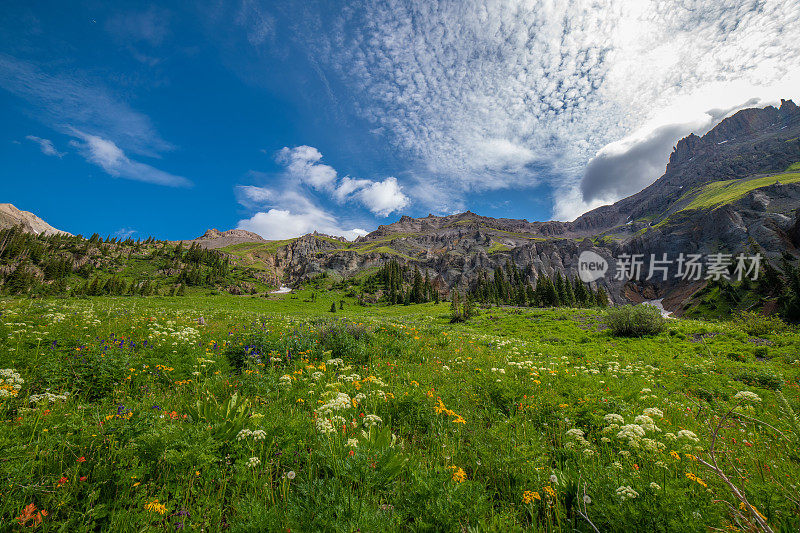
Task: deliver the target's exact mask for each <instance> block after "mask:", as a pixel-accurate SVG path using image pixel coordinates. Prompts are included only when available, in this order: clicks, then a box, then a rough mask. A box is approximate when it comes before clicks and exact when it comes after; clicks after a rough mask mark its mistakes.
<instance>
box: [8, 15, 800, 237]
mask: <svg viewBox="0 0 800 533" xmlns="http://www.w3.org/2000/svg"><path fill="white" fill-rule="evenodd" d="M799 21H800V6H798V3H797V2H795V1H781V0H774V1H770V0H764V1H760V2H751V1H747V2H745V1H740V2H737V1H734V0H728V1H725V2H718V3H714V4H713V5H712V4H711V3H709V2H674V3H673V2H660V3H658V4H653V5H648V3H647V2H644V1H640V0H636V1H610V0H609V1H601V2H590V1H588V0H587V1H583V0H575V1H573V2H560V3H554V2H539V3H537V2H533V3H531V2H523V1H519V2H517V1H511V2H502V3H501V2H477V1H475V2H470V1H466V0H453V1H425V2H423V1H418V2H416V1H410V0H409V1H400V0H382V1H377V0H375V1H371V0H370V1H367V0H365V1H362V0H356V1H352V2H347V3H338V2H315V1H303V2H299V1H298V2H290V1H270V2H258V1H255V0H237V1H232V2H175V3H169V2H165V3H159V4H147V3H125V4H121V3H111V2H100V1H95V2H70V3H69V5H67V4H66V3H63V2H37V3H35V4H33V3H31V2H14V1H7V2H4V9H3V12H2V13H0V162H2V165H0V193H1V194H0V202H10V203H13V204H15V205H16V206H17V207H19V208H20V209H24V210H30V211H33V212H35V213H36V214H38V215H40V216H41V217H42V218H44V219H45V220H46V221H48V222H49V223H51V224H52V225H54V226H55V227H57V228H59V229H64V230H66V231H69V232H71V233H82V234H85V235H88V234H91V233H93V232H98V233H101V234H103V235H106V234H111V235H115V234H116V235H120V236H124V235H127V234H132V235H133V236H134V237H146V236H147V235H155V236H158V237H160V238H169V239H178V238H191V237H195V236H198V235H200V234H202V233H203V232H204V231H205V229H207V228H210V227H216V228H218V229H222V230H224V229H230V228H235V227H240V228H245V229H250V230H253V231H256V232H258V233H260V234H262V235H263V236H265V237H267V238H285V237H287V236H293V235H299V234H302V233H306V232H309V231H313V230H315V229H316V230H319V231H322V232H325V233H333V234H339V235H345V236H347V237H348V238H353V237H355V236H357V235H359V234H363V233H365V232H367V231H370V230H372V229H375V227H376V226H377V225H378V224H386V223H390V222H393V221H395V220H397V219H398V218H399V217H400V216H401V215H402V214H409V215H412V216H425V215H427V214H428V213H434V214H449V213H453V212H459V211H463V210H466V209H470V210H472V211H474V212H477V213H480V214H484V215H488V216H497V217H512V218H527V219H529V220H547V219H550V218H558V219H562V220H567V219H572V218H575V217H576V216H577V215H579V214H580V213H582V212H584V211H586V210H587V209H590V208H592V207H596V206H597V205H602V204H603V203H608V202H612V201H615V200H617V199H619V198H621V197H624V196H627V195H629V194H632V193H634V192H636V191H638V190H639V189H641V188H642V187H644V186H646V185H648V184H649V183H651V182H652V181H654V180H655V179H657V178H658V177H659V175H660V174H661V173H662V172H663V167H664V165H665V162H666V158H667V157H668V154H669V152H670V150H671V148H672V146H673V145H674V143H675V141H677V139H679V138H680V137H682V136H684V135H686V134H688V133H690V132H692V131H694V132H697V133H700V134H702V133H704V132H705V131H707V130H708V129H710V128H711V127H713V125H714V124H716V123H717V122H718V121H719V120H721V119H722V118H724V117H725V116H727V115H729V114H731V113H733V112H735V111H736V110H738V109H741V108H742V107H745V106H752V105H761V106H763V105H768V104H770V103H773V102H776V101H778V99H779V98H795V99H796V100H797V98H798V96H799V95H797V94H796V93H797V91H798V88H800V83H799V82H800V77H798V73H800V45H798V44H797V39H796V38H794V35H797V32H798V30H800V22H799ZM593 162H594V163H599V162H602V163H604V164H591V163H593ZM597 169H601V170H597ZM598 173H600V174H598Z"/></svg>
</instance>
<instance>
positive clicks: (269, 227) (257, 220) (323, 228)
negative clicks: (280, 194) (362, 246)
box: [238, 209, 368, 240]
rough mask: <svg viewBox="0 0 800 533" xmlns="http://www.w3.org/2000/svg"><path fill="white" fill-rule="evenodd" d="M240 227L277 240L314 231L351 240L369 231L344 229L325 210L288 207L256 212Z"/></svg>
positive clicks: (241, 222) (239, 226)
mask: <svg viewBox="0 0 800 533" xmlns="http://www.w3.org/2000/svg"><path fill="white" fill-rule="evenodd" d="M238 228H239V229H246V230H248V231H252V232H254V233H258V234H259V235H261V236H262V237H264V238H265V239H275V240H278V239H289V238H292V237H299V236H301V235H305V234H307V233H312V232H314V231H319V232H320V233H325V234H328V235H336V236H341V237H344V238H346V239H349V240H353V239H355V238H356V237H360V236H362V235H366V234H367V233H368V232H367V231H365V230H363V229H359V228H354V229H351V230H345V229H342V228H340V227H339V226H338V225H337V223H336V219H335V218H334V217H332V216H331V215H330V214H328V213H326V212H324V211H312V212H306V213H292V212H291V211H289V210H287V209H270V210H269V211H266V212H259V213H256V214H255V215H253V216H252V217H251V218H248V219H245V220H242V221H240V222H239V225H238Z"/></svg>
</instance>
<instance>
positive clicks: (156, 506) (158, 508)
mask: <svg viewBox="0 0 800 533" xmlns="http://www.w3.org/2000/svg"><path fill="white" fill-rule="evenodd" d="M144 508H145V510H146V511H150V512H151V513H158V514H164V513H166V512H167V506H166V505H164V504H163V503H159V501H158V499H155V500H153V501H151V502H147V503H146V504H145V506H144Z"/></svg>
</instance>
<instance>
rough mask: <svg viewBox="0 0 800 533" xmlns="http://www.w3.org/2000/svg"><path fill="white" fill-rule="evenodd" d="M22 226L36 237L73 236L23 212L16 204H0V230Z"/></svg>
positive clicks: (27, 212) (33, 215)
mask: <svg viewBox="0 0 800 533" xmlns="http://www.w3.org/2000/svg"><path fill="white" fill-rule="evenodd" d="M13 226H20V227H22V228H23V230H25V231H27V232H29V233H34V234H36V235H71V233H67V232H66V231H62V230H60V229H56V228H54V227H53V226H51V225H50V224H48V223H47V222H45V221H44V220H42V219H41V218H39V217H38V216H36V215H35V214H33V213H31V212H30V211H22V210H21V209H18V208H17V207H16V206H15V205H14V204H10V203H5V204H0V228H10V227H13Z"/></svg>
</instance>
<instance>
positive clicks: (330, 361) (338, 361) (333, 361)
mask: <svg viewBox="0 0 800 533" xmlns="http://www.w3.org/2000/svg"><path fill="white" fill-rule="evenodd" d="M343 364H344V361H342V360H341V358H339V357H337V358H335V359H328V362H327V363H325V366H332V367H333V368H336V367H337V366H342V365H343Z"/></svg>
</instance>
